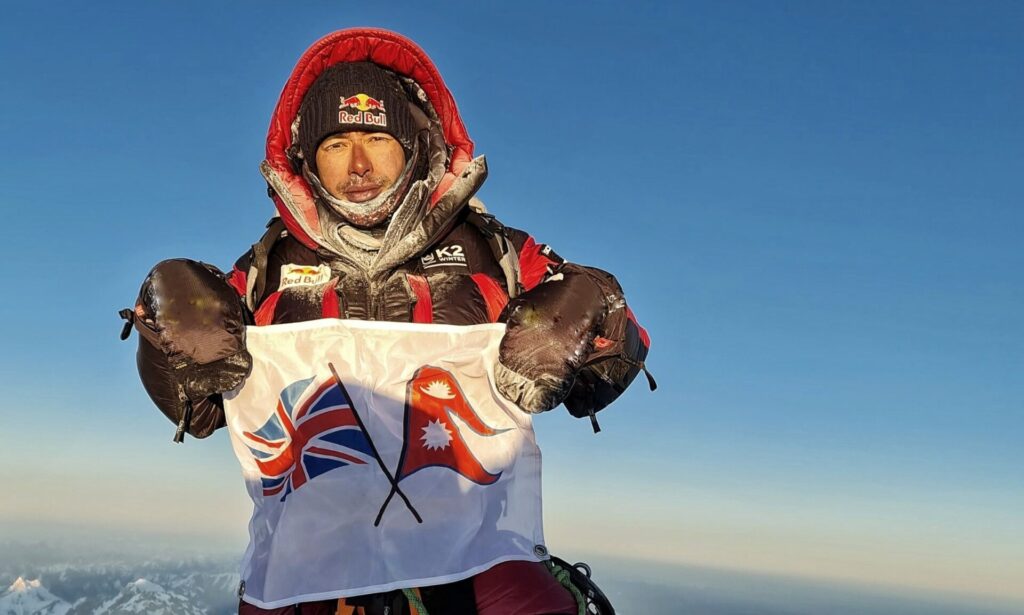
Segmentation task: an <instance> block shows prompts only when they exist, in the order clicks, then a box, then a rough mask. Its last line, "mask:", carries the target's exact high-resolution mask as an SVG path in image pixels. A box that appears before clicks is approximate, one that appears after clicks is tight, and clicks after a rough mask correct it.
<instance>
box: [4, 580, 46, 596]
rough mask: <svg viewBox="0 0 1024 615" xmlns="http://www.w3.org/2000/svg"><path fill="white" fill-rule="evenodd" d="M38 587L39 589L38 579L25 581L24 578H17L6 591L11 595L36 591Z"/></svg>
mask: <svg viewBox="0 0 1024 615" xmlns="http://www.w3.org/2000/svg"><path fill="white" fill-rule="evenodd" d="M39 587H41V585H40V583H39V579H34V580H32V581H28V580H26V579H25V577H18V578H17V579H15V580H14V583H11V586H10V587H8V588H7V591H8V592H12V593H13V592H27V591H31V590H33V589H38V588H39Z"/></svg>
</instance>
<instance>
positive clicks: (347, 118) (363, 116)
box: [338, 92, 388, 127]
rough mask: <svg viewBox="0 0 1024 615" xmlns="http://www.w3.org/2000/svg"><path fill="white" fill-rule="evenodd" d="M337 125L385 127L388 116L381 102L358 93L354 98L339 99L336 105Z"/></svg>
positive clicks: (343, 97) (344, 97)
mask: <svg viewBox="0 0 1024 615" xmlns="http://www.w3.org/2000/svg"><path fill="white" fill-rule="evenodd" d="M338 123H339V124H368V125H370V126H380V127H385V126H387V125H388V116H387V113H386V110H385V109H384V103H383V102H381V101H380V100H378V99H376V98H374V97H372V96H369V95H368V94H363V93H361V92H360V93H359V94H356V95H355V96H342V97H341V102H340V103H339V105H338Z"/></svg>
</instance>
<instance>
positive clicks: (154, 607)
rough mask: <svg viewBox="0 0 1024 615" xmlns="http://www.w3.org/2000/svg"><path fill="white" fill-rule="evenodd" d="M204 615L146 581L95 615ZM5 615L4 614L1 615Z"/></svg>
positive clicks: (139, 581)
mask: <svg viewBox="0 0 1024 615" xmlns="http://www.w3.org/2000/svg"><path fill="white" fill-rule="evenodd" d="M136 613H138V614H140V615H141V614H143V613H145V614H146V615H203V613H204V611H203V609H202V608H200V607H198V606H196V605H194V604H192V603H191V601H190V600H189V599H188V598H186V597H185V596H182V595H181V594H178V593H176V592H171V591H167V590H166V589H164V588H163V586H161V585H159V584H157V583H154V582H152V581H149V580H146V579H137V580H135V581H132V582H131V583H128V584H127V585H125V587H124V589H122V590H121V593H119V594H118V595H116V596H114V597H113V598H111V599H110V600H107V601H106V602H104V603H103V604H102V605H100V606H99V608H97V609H96V610H95V611H94V612H93V615H135V614H136ZM0 615H3V613H0Z"/></svg>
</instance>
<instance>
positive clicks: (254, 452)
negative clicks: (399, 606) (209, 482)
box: [224, 319, 545, 609]
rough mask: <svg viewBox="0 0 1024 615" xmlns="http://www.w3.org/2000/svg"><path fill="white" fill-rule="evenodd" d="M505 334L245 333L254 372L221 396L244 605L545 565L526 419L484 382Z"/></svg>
mask: <svg viewBox="0 0 1024 615" xmlns="http://www.w3.org/2000/svg"><path fill="white" fill-rule="evenodd" d="M504 331H505V327H504V325H501V324H486V325H473V326H465V327H463V326H449V325H432V324H415V323H391V322H368V321H348V320H339V319H324V320H319V321H309V322H299V323H290V324H281V325H268V326H251V327H248V328H247V330H246V334H245V335H246V347H247V349H248V350H249V352H250V353H251V354H252V357H253V367H252V372H251V373H250V375H249V376H248V378H247V379H246V380H245V382H244V383H243V384H242V386H240V387H239V388H238V389H236V390H234V391H231V392H228V393H225V394H224V414H225V419H226V421H227V431H228V433H229V434H230V437H231V446H232V448H233V449H234V452H235V456H236V457H237V458H238V462H239V465H240V466H241V469H242V477H243V479H244V480H245V484H246V489H247V491H248V493H249V497H250V498H251V499H252V518H251V519H250V521H249V546H248V549H247V550H246V553H245V556H244V557H243V558H242V568H241V571H240V574H241V578H242V580H243V581H244V592H243V594H242V596H241V597H242V600H243V601H245V602H246V603H249V604H253V605H255V606H258V607H260V608H263V609H276V608H279V607H284V606H288V605H293V604H298V603H302V602H312V601H317V600H327V599H333V598H342V597H347V596H360V595H365V594H370V593H377V592H385V591H390V590H393V589H402V588H409V587H423V586H428V585H439V584H443V583H451V582H454V581H459V580H461V579H466V578H468V577H471V576H473V575H475V574H477V573H479V572H481V571H484V570H486V569H488V568H490V567H491V566H493V565H495V564H497V563H500V562H506V561H510V560H526V561H540V559H542V557H543V553H544V552H545V551H544V549H542V548H538V547H541V546H543V545H544V532H543V511H542V507H541V481H540V473H541V472H540V471H541V467H540V465H541V456H540V450H539V449H538V448H537V443H536V439H535V437H534V434H533V423H532V421H533V417H532V416H531V415H529V414H526V413H524V412H523V411H521V410H520V409H518V408H517V407H515V405H514V404H512V403H511V402H508V401H507V400H505V399H504V398H503V397H501V396H500V394H498V392H497V389H496V387H495V385H494V365H495V364H496V362H497V357H498V347H499V345H500V341H501V338H502V336H503V334H504ZM538 554H541V555H538Z"/></svg>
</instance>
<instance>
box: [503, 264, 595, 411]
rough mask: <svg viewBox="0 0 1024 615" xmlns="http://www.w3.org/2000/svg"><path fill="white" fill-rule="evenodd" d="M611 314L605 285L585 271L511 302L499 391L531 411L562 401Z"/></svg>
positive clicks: (567, 274) (554, 279) (557, 279)
mask: <svg viewBox="0 0 1024 615" xmlns="http://www.w3.org/2000/svg"><path fill="white" fill-rule="evenodd" d="M607 313H608V307H607V305H606V302H605V298H604V295H603V292H602V290H601V287H600V286H599V285H598V284H597V282H596V281H595V280H594V279H592V277H591V275H590V274H589V273H588V272H587V271H586V270H585V269H583V268H579V269H576V268H572V269H567V270H565V269H563V272H562V273H560V274H559V275H556V276H553V277H552V278H551V279H549V280H548V281H547V282H544V283H543V284H539V285H538V286H536V287H535V288H533V289H532V290H530V291H529V292H527V293H524V294H522V295H520V296H519V297H517V298H515V299H513V300H512V301H510V302H509V304H508V305H507V306H506V307H505V312H504V314H503V317H504V319H505V320H506V324H507V327H508V328H507V330H506V332H505V336H504V338H502V340H501V346H500V348H499V352H498V364H497V365H496V366H495V372H494V374H495V380H496V382H495V384H496V386H497V388H498V391H499V392H500V393H501V394H502V395H503V396H505V397H506V398H507V399H508V400H509V401H512V402H513V403H515V404H516V405H517V406H519V407H520V408H521V409H523V410H525V411H526V412H530V413H537V412H544V411H546V410H550V409H552V408H554V407H555V406H557V405H558V404H560V403H562V401H563V400H565V398H566V396H568V395H569V391H570V390H571V389H572V386H573V383H574V382H575V380H576V375H577V372H578V371H579V369H580V368H581V367H582V366H583V363H584V361H585V360H586V359H587V357H588V355H589V354H590V352H591V350H592V348H593V342H594V338H595V337H596V336H597V334H598V331H599V330H600V327H601V324H602V322H603V321H604V319H605V317H606V315H607Z"/></svg>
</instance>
